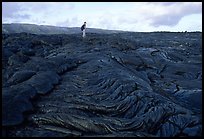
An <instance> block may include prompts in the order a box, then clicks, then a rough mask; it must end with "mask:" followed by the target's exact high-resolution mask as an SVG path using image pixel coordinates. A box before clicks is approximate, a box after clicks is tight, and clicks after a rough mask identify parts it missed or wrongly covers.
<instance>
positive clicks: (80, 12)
mask: <svg viewBox="0 0 204 139" xmlns="http://www.w3.org/2000/svg"><path fill="white" fill-rule="evenodd" d="M84 21H86V22H87V27H90V28H102V29H113V30H125V31H144V32H148V31H202V2H2V22H3V23H31V24H38V25H54V26H62V27H79V26H81V25H82V24H83V22H84Z"/></svg>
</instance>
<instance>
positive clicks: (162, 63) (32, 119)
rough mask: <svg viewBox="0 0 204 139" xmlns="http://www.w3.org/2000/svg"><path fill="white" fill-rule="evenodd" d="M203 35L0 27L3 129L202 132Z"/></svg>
mask: <svg viewBox="0 0 204 139" xmlns="http://www.w3.org/2000/svg"><path fill="white" fill-rule="evenodd" d="M201 38H202V33H168V32H155V33H130V32H129V33H118V34H96V33H88V34H87V37H86V38H85V39H82V38H81V34H70V35H34V34H27V33H19V34H2V43H3V45H2V65H3V69H2V82H3V83H2V105H3V106H2V109H3V110H2V126H3V127H2V128H3V129H2V134H3V136H12V137H16V136H18V137H70V136H86V137H87V136H89V137H90V136H91V137H92V136H94V137H97V136H102V137H107V136H110V137H121V136H122V137H128V136H135V137H144V136H148V137H151V136H156V137H157V136H158V137H172V136H174V137H175V136H201V134H202V133H201V132H202V105H201V104H202V85H201V84H202V67H201V66H202V39H201Z"/></svg>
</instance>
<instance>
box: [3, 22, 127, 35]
mask: <svg viewBox="0 0 204 139" xmlns="http://www.w3.org/2000/svg"><path fill="white" fill-rule="evenodd" d="M87 31H88V32H89V33H104V34H111V33H121V32H123V31H117V30H103V29H96V28H87ZM22 32H26V33H32V34H75V33H81V30H80V27H57V26H47V25H35V24H17V23H12V24H2V33H9V34H10V33H22Z"/></svg>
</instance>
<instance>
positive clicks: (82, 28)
mask: <svg viewBox="0 0 204 139" xmlns="http://www.w3.org/2000/svg"><path fill="white" fill-rule="evenodd" d="M85 30H86V22H84V24H83V25H82V26H81V31H82V37H83V38H84V37H85V36H86V32H85Z"/></svg>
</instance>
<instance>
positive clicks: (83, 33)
mask: <svg viewBox="0 0 204 139" xmlns="http://www.w3.org/2000/svg"><path fill="white" fill-rule="evenodd" d="M82 37H83V38H84V37H85V29H84V30H83V31H82Z"/></svg>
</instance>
